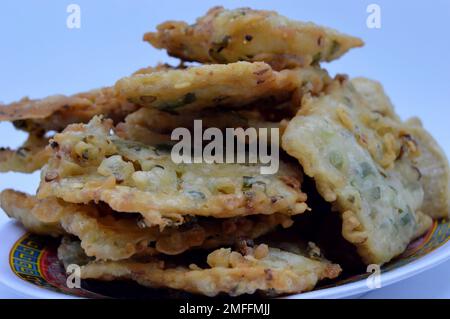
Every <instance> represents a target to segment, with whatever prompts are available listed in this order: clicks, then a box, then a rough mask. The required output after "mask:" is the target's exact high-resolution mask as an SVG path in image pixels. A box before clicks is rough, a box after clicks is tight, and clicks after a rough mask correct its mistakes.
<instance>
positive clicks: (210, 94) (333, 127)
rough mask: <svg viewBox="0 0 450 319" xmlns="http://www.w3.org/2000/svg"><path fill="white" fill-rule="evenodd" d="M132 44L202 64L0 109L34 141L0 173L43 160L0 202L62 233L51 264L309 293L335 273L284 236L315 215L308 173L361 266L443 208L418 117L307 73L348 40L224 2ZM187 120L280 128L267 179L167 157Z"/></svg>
mask: <svg viewBox="0 0 450 319" xmlns="http://www.w3.org/2000/svg"><path fill="white" fill-rule="evenodd" d="M144 39H145V40H146V41H148V42H150V43H151V44H152V45H153V46H155V47H157V48H163V49H166V50H167V52H168V53H169V55H171V56H174V57H178V58H180V59H181V60H182V61H183V62H185V61H195V62H200V63H204V64H203V65H200V66H188V65H186V64H185V63H182V64H180V66H178V67H171V66H168V65H159V66H157V67H150V68H144V69H141V70H138V71H137V72H135V73H134V74H133V75H131V76H130V77H126V78H123V79H120V80H119V81H117V83H116V84H115V86H114V87H107V88H102V89H99V90H93V91H89V92H86V93H80V94H77V95H74V96H52V97H48V98H46V99H42V100H30V99H28V98H24V99H22V100H21V101H19V102H17V103H13V104H11V105H2V106H0V120H3V121H12V122H13V124H14V125H15V126H16V127H17V128H18V129H21V130H24V131H26V132H28V133H29V138H28V139H27V141H26V142H25V144H24V145H23V146H22V147H20V148H19V149H17V150H9V149H2V150H1V151H0V170H2V171H19V172H32V171H34V170H37V169H41V168H42V173H41V182H40V185H39V188H38V191H37V194H36V195H35V196H30V195H26V194H23V193H20V192H17V191H13V190H4V191H3V192H2V194H1V205H2V208H3V209H4V210H5V212H6V213H7V214H8V215H9V216H10V217H13V218H16V219H18V220H20V221H21V222H22V223H23V225H24V226H25V227H26V228H27V229H28V230H29V231H31V232H35V233H37V234H43V235H52V236H61V238H63V239H62V242H61V246H60V248H59V250H58V255H59V258H60V259H61V261H62V262H63V263H64V265H66V266H67V265H69V264H73V263H76V264H78V265H80V266H82V268H81V276H82V278H84V279H88V278H89V279H101V280H113V279H131V280H134V281H136V282H138V283H139V284H142V285H145V286H148V287H154V288H172V289H179V290H184V291H188V292H192V293H200V294H205V295H208V296H214V295H217V294H219V293H225V294H229V295H233V296H235V295H241V294H251V293H255V292H256V291H259V292H263V293H268V294H270V295H279V294H286V293H297V292H303V291H307V290H311V289H313V288H314V286H315V285H316V283H317V282H318V281H319V280H321V279H325V278H329V279H333V278H336V277H337V276H338V275H339V274H340V272H341V267H340V266H339V265H338V264H335V263H332V262H330V261H328V260H326V259H325V256H323V254H322V253H321V252H320V249H319V248H318V247H317V246H316V245H315V244H313V243H312V242H309V243H308V242H304V240H303V239H302V238H301V234H298V237H297V236H296V234H295V232H292V231H291V232H290V236H288V237H284V238H285V239H282V240H281V239H280V238H283V236H280V234H282V233H283V232H285V231H287V228H290V229H292V227H294V226H293V224H295V223H301V222H302V219H301V218H298V219H297V217H298V216H300V215H307V214H315V213H317V212H315V211H314V209H310V208H309V207H308V198H307V194H306V193H305V192H304V190H303V191H302V188H301V186H302V181H303V178H311V179H312V180H313V181H314V183H315V186H316V190H317V192H318V193H319V194H320V195H321V197H322V198H323V200H324V201H326V202H329V203H331V209H330V214H339V216H340V218H341V220H342V236H343V238H344V239H345V240H347V241H348V242H350V243H351V244H353V245H354V246H355V247H356V250H357V252H358V254H359V255H360V257H361V259H362V261H363V262H364V263H365V264H373V263H377V264H383V263H386V262H388V261H389V260H391V259H392V258H393V257H395V256H397V255H399V254H401V253H402V252H403V251H404V250H405V248H406V247H407V245H408V244H409V243H410V242H411V240H413V239H414V238H416V237H418V236H420V235H422V234H423V233H424V232H425V231H426V230H427V229H428V228H429V226H430V224H431V218H441V217H446V216H447V215H448V212H449V167H448V162H447V159H446V157H445V154H444V153H443V151H442V150H441V149H440V148H439V146H438V145H437V143H436V142H435V141H434V140H433V138H432V137H431V136H430V135H429V134H428V133H427V132H426V131H425V130H424V129H423V128H422V126H421V123H420V121H419V120H417V119H412V120H409V121H406V122H402V121H401V120H400V119H399V117H398V116H397V115H396V114H395V112H394V110H393V107H392V105H391V103H390V101H389V98H388V97H387V96H386V95H385V94H384V92H383V89H382V88H381V86H380V85H379V84H378V83H377V82H375V81H371V80H368V79H364V78H356V79H348V78H347V77H346V76H343V75H337V76H335V77H334V78H331V77H330V76H329V75H328V73H327V72H326V71H325V70H324V69H322V68H321V67H320V65H319V64H320V62H322V61H331V60H334V59H336V58H338V57H340V56H341V55H343V54H344V53H346V52H347V51H348V50H349V49H351V48H354V47H359V46H362V45H363V42H362V41H361V40H360V39H358V38H354V37H351V36H347V35H344V34H341V33H338V32H336V31H334V30H331V29H327V28H324V27H319V26H317V25H314V24H312V23H301V22H295V21H291V20H288V19H286V18H284V17H282V16H279V15H278V14H277V13H275V12H270V11H256V10H251V9H247V8H244V9H236V10H225V9H223V8H220V7H217V8H213V9H211V10H210V11H209V12H208V13H207V14H206V15H205V16H204V17H202V18H200V19H198V20H197V22H196V23H195V24H193V25H188V24H187V23H184V22H173V21H170V22H165V23H163V24H161V25H159V26H158V30H157V31H156V32H150V33H147V34H145V36H144ZM195 119H201V120H202V121H203V125H204V126H205V127H215V128H219V129H221V130H223V129H225V128H238V127H241V128H249V127H257V128H263V127H278V128H279V129H280V131H281V138H280V141H279V143H280V145H281V147H282V149H283V151H284V152H285V153H284V154H282V157H281V162H280V168H279V170H278V172H277V173H275V174H272V175H263V174H261V173H260V167H261V165H259V164H251V165H250V164H233V163H225V164H220V163H212V164H207V163H196V164H175V163H174V162H173V161H172V159H171V156H170V149H171V146H172V141H171V139H170V135H171V132H172V131H173V130H174V129H175V128H178V127H185V128H187V129H189V130H193V123H194V120H195ZM52 132H56V133H55V135H53V136H49V134H51V133H52ZM303 174H305V175H306V177H304V176H303ZM316 190H314V191H316ZM292 233H294V236H292ZM272 235H273V236H272ZM271 236H272V237H271ZM286 238H288V239H286ZM336 249H338V248H336Z"/></svg>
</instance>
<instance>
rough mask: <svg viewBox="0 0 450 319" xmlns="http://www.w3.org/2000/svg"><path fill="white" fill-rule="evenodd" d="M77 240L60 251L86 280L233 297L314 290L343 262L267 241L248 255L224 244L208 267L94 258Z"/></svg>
mask: <svg viewBox="0 0 450 319" xmlns="http://www.w3.org/2000/svg"><path fill="white" fill-rule="evenodd" d="M77 245H78V244H77V243H76V242H68V241H67V240H66V241H65V242H63V244H62V245H61V246H60V248H59V249H58V257H59V259H60V260H62V261H63V263H64V264H65V265H67V264H69V263H77V264H79V265H83V264H84V266H82V267H81V277H82V279H100V280H106V281H111V280H115V279H131V280H134V281H136V282H138V283H139V284H141V285H143V286H147V287H151V288H172V289H178V290H184V291H187V292H191V293H197V294H204V295H206V296H216V295H217V294H219V293H226V294H229V295H231V296H238V295H242V294H252V293H255V292H256V291H262V292H266V293H270V294H273V295H279V294H284V293H299V292H303V291H308V290H311V289H313V288H314V286H315V285H316V283H317V282H318V281H319V280H322V279H325V278H335V277H337V276H338V275H339V273H340V272H341V268H340V267H339V265H336V264H331V263H329V262H327V261H318V260H312V259H309V258H307V257H304V256H302V255H297V254H293V253H289V252H286V251H282V250H279V249H277V248H269V247H268V246H267V245H264V244H262V245H259V246H258V247H256V248H255V249H254V250H252V251H251V253H249V254H248V255H242V254H240V253H238V252H236V251H232V250H231V249H227V248H221V249H218V250H215V251H213V252H212V253H210V254H209V255H208V257H207V263H208V266H207V267H206V268H200V267H198V266H197V265H195V264H191V265H189V266H188V267H187V266H183V265H171V264H170V263H167V262H164V260H162V259H157V258H154V259H152V260H150V261H147V262H139V261H133V260H125V261H119V262H88V263H87V264H86V260H85V259H83V258H80V257H78V259H79V260H77V258H76V257H77V256H79V255H81V250H80V248H79V247H78V246H77Z"/></svg>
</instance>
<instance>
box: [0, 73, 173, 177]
mask: <svg viewBox="0 0 450 319" xmlns="http://www.w3.org/2000/svg"><path fill="white" fill-rule="evenodd" d="M167 69H172V67H170V66H168V65H165V64H161V65H158V66H156V67H148V68H144V69H141V70H138V71H136V72H135V73H134V74H148V73H151V72H155V71H161V70H167ZM137 108H138V106H137V105H133V104H131V103H128V102H126V101H122V100H119V99H117V98H116V96H115V93H114V89H113V88H112V87H105V88H102V89H96V90H91V91H88V92H84V93H79V94H75V95H72V96H64V95H54V96H50V97H47V98H43V99H35V100H30V99H29V98H27V97H25V98H23V99H22V100H20V101H19V102H15V103H11V104H8V105H2V104H0V121H11V122H13V124H14V126H15V127H16V128H18V129H21V130H24V131H27V132H29V137H28V140H27V141H26V142H25V144H24V145H23V146H21V147H20V148H18V149H17V150H11V149H5V148H2V149H0V171H16V172H24V173H31V172H33V171H35V170H37V169H39V168H41V167H42V166H43V165H44V164H45V162H46V160H47V158H48V151H45V150H44V148H45V146H46V145H47V142H46V141H47V140H48V138H45V136H46V135H48V134H46V133H47V132H50V131H56V132H60V131H62V130H63V129H64V128H65V127H66V126H67V125H69V124H72V123H87V122H88V121H89V120H90V119H91V118H92V117H93V116H94V115H98V114H103V115H105V116H106V117H108V118H110V119H112V120H113V121H114V122H115V123H118V122H120V121H122V120H123V119H124V118H125V116H126V115H128V114H129V113H131V112H133V111H135V110H136V109H137Z"/></svg>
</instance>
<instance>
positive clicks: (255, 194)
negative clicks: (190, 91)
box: [38, 117, 307, 227]
mask: <svg viewBox="0 0 450 319" xmlns="http://www.w3.org/2000/svg"><path fill="white" fill-rule="evenodd" d="M111 125H112V123H111V121H107V120H101V119H100V118H98V117H95V118H94V119H93V120H92V121H91V122H90V123H89V124H87V125H84V124H77V125H71V126H69V127H68V128H67V129H66V130H64V132H63V133H61V134H57V135H56V136H55V138H54V139H53V140H52V145H54V154H53V156H52V158H51V159H50V161H49V163H48V165H46V166H45V168H44V169H43V172H42V180H41V183H40V186H39V191H38V196H39V197H40V198H47V197H58V198H61V199H63V200H64V201H67V202H72V203H89V202H92V201H94V202H105V203H107V204H108V205H109V206H111V208H112V209H114V210H115V211H118V212H128V213H136V212H137V213H140V214H142V215H143V217H144V218H145V221H146V222H147V223H148V225H149V226H154V225H159V226H161V227H164V226H167V225H172V224H174V223H175V224H180V223H182V222H183V221H184V219H185V217H186V216H187V215H193V216H212V217H216V218H229V217H235V216H246V215H257V214H265V215H270V214H273V213H281V214H285V215H288V216H291V215H295V214H299V213H302V212H304V211H305V210H306V208H307V206H306V204H305V201H306V194H304V193H302V192H301V190H300V181H301V173H300V171H298V169H296V168H295V167H294V166H291V165H289V164H286V163H283V162H280V167H279V171H278V173H276V174H274V175H261V174H260V171H259V170H260V166H259V165H243V164H212V165H211V164H175V163H174V162H173V161H172V159H171V157H170V154H169V153H168V152H165V151H164V150H161V149H158V148H155V147H151V146H147V145H143V144H140V143H136V142H130V141H125V140H121V139H118V138H117V137H115V136H112V135H110V129H111V127H112V126H111ZM206 181H207V182H206Z"/></svg>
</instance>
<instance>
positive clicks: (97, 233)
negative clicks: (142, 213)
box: [0, 190, 292, 260]
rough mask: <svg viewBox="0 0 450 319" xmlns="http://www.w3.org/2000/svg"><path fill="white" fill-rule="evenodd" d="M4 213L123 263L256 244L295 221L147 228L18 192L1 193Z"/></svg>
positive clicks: (94, 209) (255, 219) (258, 219)
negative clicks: (242, 243)
mask: <svg viewBox="0 0 450 319" xmlns="http://www.w3.org/2000/svg"><path fill="white" fill-rule="evenodd" d="M0 200H1V204H2V208H3V209H4V210H5V212H6V213H7V214H8V216H10V217H11V218H15V219H17V220H19V221H20V222H21V223H22V224H23V225H24V226H25V228H27V229H28V230H29V231H31V232H33V233H37V234H41V235H54V236H55V235H61V234H65V233H66V234H71V235H75V236H77V237H78V238H79V239H80V241H81V247H82V248H83V249H84V251H85V253H86V255H87V256H90V257H95V258H96V259H97V260H121V259H126V258H129V257H131V256H134V255H140V256H144V255H145V256H149V255H156V254H160V253H162V254H166V255H178V254H181V253H183V252H185V251H186V250H188V249H192V248H202V249H215V248H217V247H221V246H223V245H233V244H234V243H235V242H236V241H238V240H239V239H240V238H248V239H255V238H257V237H260V236H262V235H265V234H267V233H268V232H270V231H272V230H274V229H275V228H276V227H277V226H283V227H289V226H291V225H292V220H291V219H290V217H289V216H285V215H282V214H273V215H269V216H266V215H257V216H251V217H242V218H231V219H212V218H204V219H200V220H192V221H190V222H189V223H188V224H186V225H183V226H182V227H178V228H165V229H164V231H162V232H161V231H160V230H159V228H158V227H151V228H150V227H142V225H141V223H140V220H139V219H138V218H137V217H134V216H124V215H123V214H118V213H115V212H113V211H111V210H110V209H107V208H106V207H103V206H98V205H77V204H71V203H65V202H62V201H60V200H57V199H55V198H47V199H44V200H37V199H36V198H35V197H34V196H30V195H26V194H23V193H20V192H17V191H13V190H4V191H3V192H2V193H1V197H0Z"/></svg>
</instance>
